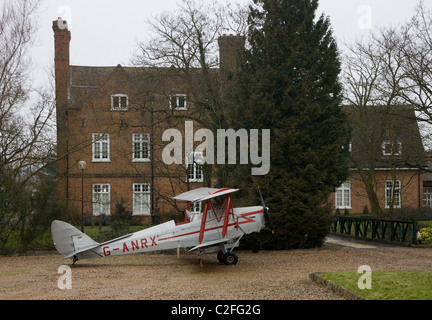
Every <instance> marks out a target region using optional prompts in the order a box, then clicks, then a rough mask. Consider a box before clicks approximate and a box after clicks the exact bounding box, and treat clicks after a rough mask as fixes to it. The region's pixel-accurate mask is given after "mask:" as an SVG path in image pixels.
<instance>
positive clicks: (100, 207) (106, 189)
mask: <svg viewBox="0 0 432 320" xmlns="http://www.w3.org/2000/svg"><path fill="white" fill-rule="evenodd" d="M110 189H111V188H110V185H109V184H108V183H104V184H94V185H93V215H94V216H99V215H101V214H104V215H110V213H111V190H110Z"/></svg>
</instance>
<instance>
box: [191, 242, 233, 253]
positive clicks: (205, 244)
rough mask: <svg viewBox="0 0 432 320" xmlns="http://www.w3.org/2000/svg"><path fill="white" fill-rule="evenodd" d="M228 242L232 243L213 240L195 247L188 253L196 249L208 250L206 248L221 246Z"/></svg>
mask: <svg viewBox="0 0 432 320" xmlns="http://www.w3.org/2000/svg"><path fill="white" fill-rule="evenodd" d="M228 242H233V241H232V239H218V240H214V241H207V242H204V243H201V244H199V245H197V246H195V247H193V248H192V249H189V251H188V252H192V251H195V250H198V249H204V248H208V247H213V246H215V245H218V244H223V243H228Z"/></svg>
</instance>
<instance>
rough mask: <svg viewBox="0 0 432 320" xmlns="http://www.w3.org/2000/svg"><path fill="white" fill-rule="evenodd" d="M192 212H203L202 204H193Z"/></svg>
mask: <svg viewBox="0 0 432 320" xmlns="http://www.w3.org/2000/svg"><path fill="white" fill-rule="evenodd" d="M190 212H192V213H200V212H201V202H192V203H191V207H190Z"/></svg>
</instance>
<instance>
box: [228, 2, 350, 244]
mask: <svg viewBox="0 0 432 320" xmlns="http://www.w3.org/2000/svg"><path fill="white" fill-rule="evenodd" d="M317 7H318V0H254V4H253V5H252V6H251V7H250V14H249V24H250V28H249V31H248V36H247V44H248V45H247V47H246V48H247V49H245V51H244V52H243V53H242V54H241V55H240V57H239V64H238V72H237V73H236V75H235V77H234V78H233V80H232V86H231V95H232V96H231V102H232V104H231V105H230V109H231V114H230V121H231V123H230V124H231V125H232V126H233V127H235V128H246V129H271V168H270V172H269V174H267V175H266V176H251V175H250V169H249V168H245V167H244V166H243V167H242V166H238V167H236V169H235V170H232V172H233V173H232V176H231V179H232V183H233V184H234V183H235V184H236V185H237V186H239V187H241V188H242V189H243V190H245V191H246V192H244V193H243V194H244V195H245V199H247V202H249V203H250V201H252V199H255V200H256V199H257V195H258V193H257V186H258V185H259V186H260V188H261V190H262V193H263V195H264V198H265V201H266V205H267V206H268V207H269V208H270V215H271V218H272V224H273V226H274V228H275V231H276V234H275V236H274V237H271V238H270V237H268V236H265V238H260V239H259V240H260V241H261V247H266V246H267V247H271V248H275V249H290V248H309V247H315V246H319V245H321V244H322V243H323V241H324V238H325V236H326V235H327V233H328V231H329V227H330V205H329V204H328V198H329V195H330V193H331V192H333V191H334V190H335V188H336V187H338V186H339V185H340V184H341V183H342V182H343V181H344V180H345V179H346V178H347V176H348V152H349V150H348V145H349V142H350V129H349V126H348V124H347V120H346V117H345V115H344V113H343V111H342V109H341V84H340V82H339V80H338V76H339V73H340V60H339V55H338V49H337V45H336V41H335V39H334V37H333V35H332V31H331V27H330V21H329V19H328V18H327V17H325V16H324V15H321V16H320V17H319V18H318V19H316V16H315V13H316V10H317ZM245 202H246V201H245ZM261 237H262V236H261ZM264 239H267V240H269V241H270V242H267V245H265V244H264V243H265V240H264ZM254 241H256V240H254Z"/></svg>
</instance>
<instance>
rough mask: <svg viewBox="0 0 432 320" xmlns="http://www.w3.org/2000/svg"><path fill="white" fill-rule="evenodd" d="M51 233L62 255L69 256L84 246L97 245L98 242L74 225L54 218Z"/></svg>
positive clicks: (81, 249) (84, 247)
mask: <svg viewBox="0 0 432 320" xmlns="http://www.w3.org/2000/svg"><path fill="white" fill-rule="evenodd" d="M51 234H52V237H53V241H54V246H55V248H56V249H57V251H58V252H59V253H60V254H62V255H63V256H64V257H71V256H73V255H74V254H75V253H78V252H81V251H83V250H84V249H86V248H91V247H94V246H97V245H99V243H98V242H96V241H94V240H93V239H92V238H90V237H89V236H88V235H86V234H85V233H83V232H81V231H79V230H78V229H77V228H75V227H74V226H72V225H70V224H69V223H66V222H63V221H59V220H54V221H53V222H52V223H51Z"/></svg>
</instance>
